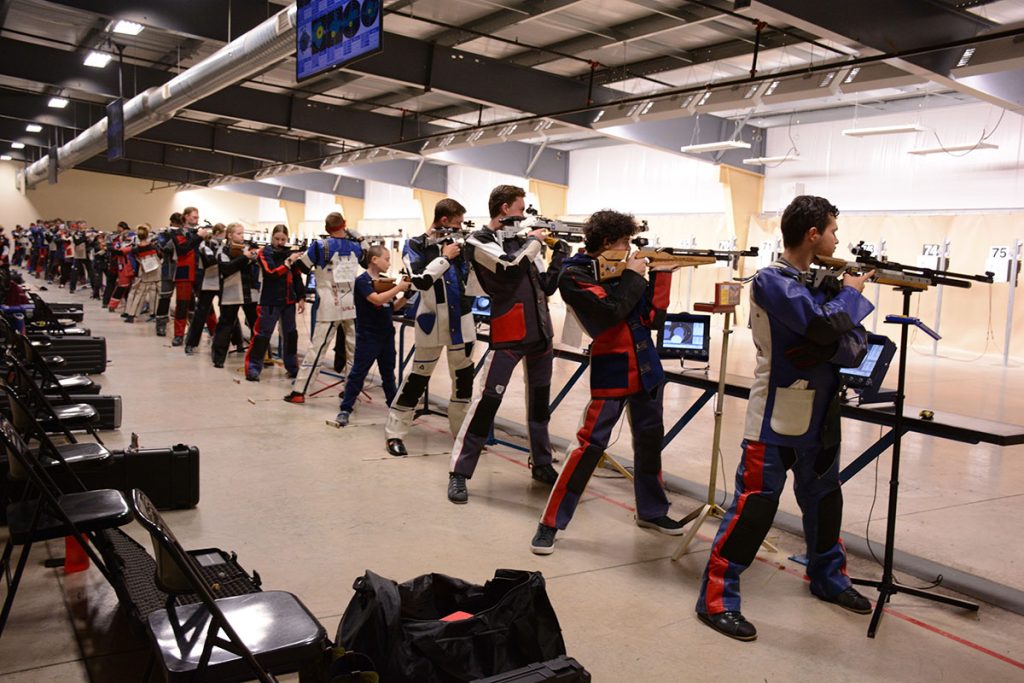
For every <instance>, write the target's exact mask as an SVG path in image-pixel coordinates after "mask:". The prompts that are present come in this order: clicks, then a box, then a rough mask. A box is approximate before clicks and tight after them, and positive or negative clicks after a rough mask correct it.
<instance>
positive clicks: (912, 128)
mask: <svg viewBox="0 0 1024 683" xmlns="http://www.w3.org/2000/svg"><path fill="white" fill-rule="evenodd" d="M925 130H927V129H926V128H922V127H921V126H919V125H917V124H916V123H905V124H903V125H899V126H876V127H874V128H847V129H846V130H844V131H843V135H847V136H849V137H852V138H862V137H865V136H867V135H893V134H896V133H922V132H924V131H925Z"/></svg>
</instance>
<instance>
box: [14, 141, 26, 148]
mask: <svg viewBox="0 0 1024 683" xmlns="http://www.w3.org/2000/svg"><path fill="white" fill-rule="evenodd" d="M11 149H25V143H24V142H12V143H11Z"/></svg>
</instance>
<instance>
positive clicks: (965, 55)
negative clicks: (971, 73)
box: [956, 47, 977, 69]
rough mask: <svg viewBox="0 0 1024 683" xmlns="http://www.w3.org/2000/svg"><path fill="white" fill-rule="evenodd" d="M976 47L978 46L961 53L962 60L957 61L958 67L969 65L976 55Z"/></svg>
mask: <svg viewBox="0 0 1024 683" xmlns="http://www.w3.org/2000/svg"><path fill="white" fill-rule="evenodd" d="M976 49H977V48H973V47H969V48H967V49H966V50H964V53H963V54H962V55H960V61H958V62H957V63H956V68H958V69H959V68H960V67H963V66H967V65H968V64H969V63H970V61H971V57H973V56H974V51H975V50H976Z"/></svg>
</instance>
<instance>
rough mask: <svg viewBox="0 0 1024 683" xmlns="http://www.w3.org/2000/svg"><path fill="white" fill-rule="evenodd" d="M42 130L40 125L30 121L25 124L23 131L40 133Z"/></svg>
mask: <svg viewBox="0 0 1024 683" xmlns="http://www.w3.org/2000/svg"><path fill="white" fill-rule="evenodd" d="M42 130H43V127H42V126H40V125H39V124H38V123H30V124H28V125H27V126H25V131H26V132H28V133H40V132H42Z"/></svg>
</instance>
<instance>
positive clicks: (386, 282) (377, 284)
mask: <svg viewBox="0 0 1024 683" xmlns="http://www.w3.org/2000/svg"><path fill="white" fill-rule="evenodd" d="M398 282H399V280H396V279H395V278H393V277H379V278H377V279H376V280H374V281H373V291H374V292H375V293H376V294H383V293H384V292H387V291H389V290H392V289H394V288H395V285H397V284H398ZM401 282H411V280H410V278H409V276H407V275H403V276H402V278H401Z"/></svg>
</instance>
